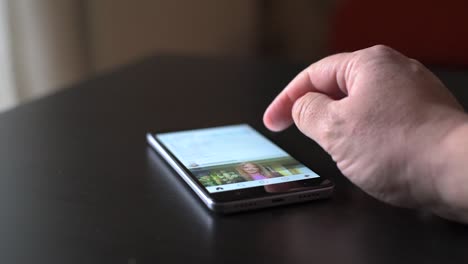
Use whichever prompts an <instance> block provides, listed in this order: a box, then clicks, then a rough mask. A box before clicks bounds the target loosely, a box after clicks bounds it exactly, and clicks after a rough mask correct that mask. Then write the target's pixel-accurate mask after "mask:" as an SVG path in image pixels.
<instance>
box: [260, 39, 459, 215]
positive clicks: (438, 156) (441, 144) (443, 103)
mask: <svg viewBox="0 0 468 264" xmlns="http://www.w3.org/2000/svg"><path fill="white" fill-rule="evenodd" d="M467 120H468V118H467V115H466V114H465V113H464V111H463V108H462V107H461V106H460V105H459V104H458V103H457V101H456V100H455V99H454V97H453V96H452V95H451V94H450V92H449V91H448V90H447V89H446V87H444V85H443V84H442V83H441V82H440V81H439V80H438V79H437V78H436V77H435V76H434V75H433V74H432V73H431V72H430V71H429V70H427V69H426V68H425V67H424V66H423V65H422V64H420V63H419V62H417V61H415V60H412V59H410V58H407V57H405V56H403V55H402V54H400V53H398V52H396V51H394V50H392V49H390V48H388V47H385V46H375V47H371V48H368V49H364V50H360V51H356V52H353V53H342V54H337V55H333V56H330V57H327V58H325V59H323V60H321V61H319V62H317V63H314V64H312V65H311V66H309V67H308V68H307V69H305V70H304V71H303V72H301V73H300V74H299V75H298V76H297V77H296V78H295V79H294V80H292V81H291V83H290V84H289V85H288V86H287V87H286V88H285V89H284V90H283V91H282V92H281V93H280V94H279V95H278V97H277V98H276V99H275V100H274V101H273V102H272V103H271V105H270V106H269V107H268V109H267V110H266V112H265V115H264V123H265V125H266V126H267V127H268V128H269V129H270V130H273V131H280V130H283V129H285V128H287V127H288V126H290V125H291V124H292V123H293V122H294V123H295V124H296V125H297V127H298V128H299V129H300V130H301V131H302V132H303V133H304V134H305V135H307V136H308V137H310V138H311V139H313V140H315V141H316V142H317V143H318V144H319V145H320V146H321V147H322V148H323V149H324V150H325V151H327V152H328V153H329V154H330V155H331V156H332V158H333V160H334V161H335V162H336V163H337V166H338V168H339V169H340V170H341V172H342V173H343V174H344V175H345V176H346V177H348V178H349V179H350V180H351V181H352V182H353V183H354V184H356V185H357V186H359V187H361V188H362V189H363V190H364V191H366V192H367V193H369V194H370V195H372V196H374V197H376V198H378V199H380V200H382V201H385V202H388V203H391V204H394V205H397V206H403V207H412V208H425V209H429V210H431V211H433V212H435V213H437V214H439V215H441V216H444V217H447V218H451V219H456V220H460V221H466V222H468V176H467V175H462V174H461V173H460V172H457V171H454V170H453V169H452V170H451V168H450V167H449V166H450V161H448V159H450V157H451V156H453V153H454V151H455V149H454V148H457V146H456V145H457V143H456V142H459V141H460V140H458V139H459V138H460V134H463V133H461V132H460V131H462V130H463V129H464V130H463V131H468V130H466V129H467V127H468V125H467V124H468V121H467ZM455 134H457V135H458V136H456V137H455ZM454 137H455V139H454ZM461 141H463V140H461ZM461 143H463V144H465V143H466V145H465V148H461V149H458V150H457V153H458V154H460V155H462V158H463V159H464V160H461V163H462V164H461V165H460V164H458V163H457V165H456V166H458V167H459V168H460V169H461V168H462V167H464V166H466V165H464V164H466V163H468V152H467V151H464V149H466V148H468V141H466V140H465V141H463V142H461ZM461 143H460V144H461ZM463 155H465V156H464V157H463ZM460 166H461V167H460ZM466 169H467V170H464V172H463V174H464V173H466V172H467V171H468V168H466Z"/></svg>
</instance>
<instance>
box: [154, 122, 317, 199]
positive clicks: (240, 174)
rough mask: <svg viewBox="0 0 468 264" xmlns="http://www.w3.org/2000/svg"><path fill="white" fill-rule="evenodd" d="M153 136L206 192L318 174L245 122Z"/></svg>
mask: <svg viewBox="0 0 468 264" xmlns="http://www.w3.org/2000/svg"><path fill="white" fill-rule="evenodd" d="M156 138H157V140H158V141H159V142H160V143H161V144H162V145H163V146H164V147H165V148H166V149H167V150H169V151H170V152H171V153H172V155H173V156H174V157H176V158H177V159H178V161H179V162H180V163H181V164H182V165H183V166H184V167H185V168H186V169H187V170H189V171H190V172H191V174H192V175H193V177H195V178H196V180H197V181H198V182H199V183H200V184H201V185H202V186H204V187H205V188H206V190H207V191H208V192H209V193H222V192H228V191H234V190H245V189H249V188H255V187H261V186H272V185H276V184H285V183H288V182H297V181H305V180H310V179H313V178H320V176H319V175H318V174H317V173H315V172H314V171H312V170H311V169H309V168H307V167H306V166H305V165H303V164H302V163H300V162H299V161H297V160H296V159H294V158H292V157H291V156H290V155H289V154H288V153H286V152H285V151H284V150H283V149H281V148H280V147H278V146H277V145H275V144H274V143H273V142H271V141H270V140H269V139H267V138H266V137H264V136H263V135H262V134H260V133H259V132H257V131H256V130H255V129H253V128H252V127H250V126H249V125H246V124H242V125H232V126H224V127H214V128H206V129H196V130H188V131H179V132H171V133H161V134H156Z"/></svg>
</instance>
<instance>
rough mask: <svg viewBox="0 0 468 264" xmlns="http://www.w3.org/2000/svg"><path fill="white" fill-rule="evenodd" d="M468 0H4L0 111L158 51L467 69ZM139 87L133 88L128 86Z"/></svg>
mask: <svg viewBox="0 0 468 264" xmlns="http://www.w3.org/2000/svg"><path fill="white" fill-rule="evenodd" d="M467 10H468V1H466V0H444V1H435V0H424V1H421V0H412V1H403V0H391V1H384V0H382V1H375V0H372V1H371V0H288V1H280V0H270V1H268V0H235V1H234V0H231V1H219V0H197V1H191V0H132V1H130V0H0V111H5V110H7V109H10V108H12V107H14V106H15V105H17V104H19V103H22V102H26V101H28V100H31V99H34V98H38V97H41V96H45V95H47V94H50V93H53V92H54V91H57V90H59V89H65V88H66V87H68V86H70V85H71V84H73V83H76V82H79V81H80V80H83V79H88V78H91V77H92V76H93V75H95V74H99V73H102V72H106V71H112V70H114V69H116V68H118V67H121V66H122V65H125V64H129V63H132V62H135V61H137V60H141V59H143V58H145V57H149V56H154V55H179V56H180V55H182V56H183V55H191V56H222V57H241V58H253V59H257V58H260V59H265V58H267V59H275V60H280V61H283V60H284V61H290V62H313V61H315V60H317V59H318V58H320V57H323V56H326V55H328V54H332V53H335V52H341V51H352V50H356V49H360V48H365V47H368V46H371V45H374V44H386V45H389V46H391V47H394V48H396V49H398V50H400V51H402V52H403V53H405V54H406V55H408V56H411V57H413V58H416V59H418V60H420V61H422V62H423V63H426V64H430V65H438V66H443V67H465V66H467V65H468V19H467V16H466V14H465V13H466V11H467ZM129 89H131V87H129Z"/></svg>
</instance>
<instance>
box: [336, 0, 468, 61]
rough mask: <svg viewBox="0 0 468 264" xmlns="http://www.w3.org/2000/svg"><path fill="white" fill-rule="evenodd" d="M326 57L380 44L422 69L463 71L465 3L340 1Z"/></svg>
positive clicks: (467, 52)
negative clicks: (437, 67) (417, 62)
mask: <svg viewBox="0 0 468 264" xmlns="http://www.w3.org/2000/svg"><path fill="white" fill-rule="evenodd" d="M332 19H333V20H332V26H331V35H330V36H331V39H330V41H331V43H330V48H331V51H332V52H342V51H353V50H358V49H362V48H365V47H369V46H372V45H375V44H385V45H388V46H390V47H392V48H394V49H396V50H399V51H400V52H402V53H404V54H405V55H407V56H408V57H412V58H415V59H417V60H420V61H421V62H423V63H426V64H432V65H443V66H461V65H463V66H468V1H467V0H443V1H434V0H426V1H422V0H391V1H389V0H341V1H339V2H338V6H337V11H336V13H335V14H334V17H333V18H332Z"/></svg>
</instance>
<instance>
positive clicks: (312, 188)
mask: <svg viewBox="0 0 468 264" xmlns="http://www.w3.org/2000/svg"><path fill="white" fill-rule="evenodd" d="M251 128H252V129H254V130H255V131H256V132H257V133H259V134H261V135H262V136H264V137H266V136H265V135H263V134H262V133H261V132H259V131H258V130H256V129H255V128H253V127H251ZM181 131H182V130H181ZM174 132H177V131H174ZM161 133H163V132H161ZM157 134H159V133H157ZM157 134H153V133H147V134H146V138H147V141H148V143H149V145H150V146H151V147H152V148H153V149H154V150H155V151H156V152H157V153H158V154H160V156H161V157H162V158H163V159H164V160H165V161H166V162H167V163H168V164H169V165H170V167H172V169H174V170H175V172H177V174H178V175H179V176H180V177H181V178H182V179H183V180H184V181H185V182H186V183H187V184H188V186H189V187H190V188H191V189H192V190H193V191H194V192H195V193H196V194H197V196H198V197H199V198H200V199H201V200H202V201H203V203H204V204H205V205H206V206H207V207H208V208H209V209H210V210H212V211H215V212H219V213H234V212H239V211H246V210H252V209H258V208H265V207H272V206H278V205H285V204H292V203H298V202H306V201H312V200H317V199H324V198H329V197H330V196H331V195H332V193H333V189H334V184H333V182H331V181H330V180H329V179H328V178H327V177H324V176H322V175H319V177H318V178H311V179H307V180H299V181H293V182H302V183H304V184H306V183H307V185H308V186H306V187H304V188H305V189H303V190H294V191H291V192H285V193H274V194H269V193H268V194H262V195H261V196H259V197H255V193H254V192H252V190H255V189H257V188H262V186H258V187H251V188H245V189H238V190H231V191H225V192H216V193H210V192H208V190H207V189H206V187H205V186H204V185H203V184H202V183H200V182H199V181H198V180H197V179H196V176H195V175H193V174H192V172H191V171H190V170H189V169H188V168H186V167H185V166H184V165H183V163H182V162H181V161H180V160H179V159H178V158H177V157H176V156H175V155H174V154H172V152H171V151H170V150H169V149H167V148H166V146H164V144H163V143H162V142H160V141H159V140H158V139H157V138H156V135H157ZM266 138H267V139H268V140H269V141H270V142H271V143H272V144H275V145H277V144H276V143H275V142H273V141H272V140H271V139H270V138H268V137H266ZM277 146H278V145H277ZM281 149H283V148H281ZM283 150H284V149H283ZM286 153H288V152H287V151H286ZM288 155H289V156H290V157H292V156H291V154H289V153H288ZM292 158H293V159H295V160H297V159H296V158H295V157H292ZM297 161H298V162H300V163H302V164H304V165H305V163H303V162H301V161H300V160H297ZM223 193H224V194H223ZM226 193H228V195H226ZM246 193H247V194H248V195H247V196H249V197H248V198H247V197H243V196H245V194H246ZM233 194H235V195H234V197H235V199H232V196H233ZM249 194H250V195H249ZM223 196H224V197H223ZM237 196H238V197H237ZM230 198H231V199H230Z"/></svg>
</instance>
